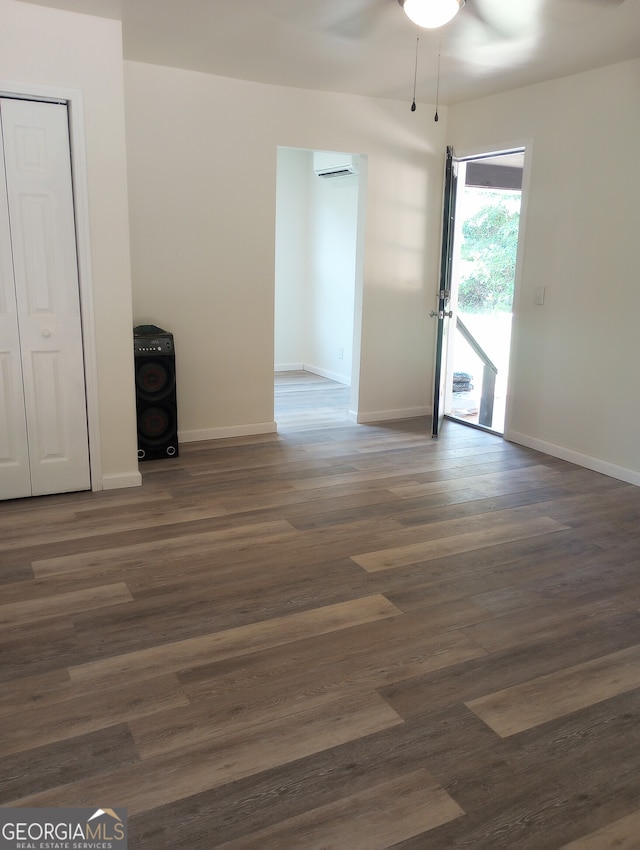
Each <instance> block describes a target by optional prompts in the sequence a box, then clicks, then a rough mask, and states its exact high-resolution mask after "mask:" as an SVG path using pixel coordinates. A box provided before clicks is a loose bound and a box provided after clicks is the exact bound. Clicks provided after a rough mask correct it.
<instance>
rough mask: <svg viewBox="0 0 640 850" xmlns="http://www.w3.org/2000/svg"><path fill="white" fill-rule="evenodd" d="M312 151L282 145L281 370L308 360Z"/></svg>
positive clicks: (277, 350) (277, 340)
mask: <svg viewBox="0 0 640 850" xmlns="http://www.w3.org/2000/svg"><path fill="white" fill-rule="evenodd" d="M310 168H311V152H310V151H305V150H292V149H291V148H278V165H277V178H276V179H277V188H276V198H277V205H276V248H275V329H274V334H275V336H274V359H275V368H276V369H299V368H303V367H304V365H305V363H306V360H307V315H308V303H307V295H308V287H307V285H306V283H307V280H308V266H309V250H310V249H309V242H310V233H309V227H310V226H309V218H310V215H311V203H310V199H309V191H310V190H309V187H310V176H309V170H310Z"/></svg>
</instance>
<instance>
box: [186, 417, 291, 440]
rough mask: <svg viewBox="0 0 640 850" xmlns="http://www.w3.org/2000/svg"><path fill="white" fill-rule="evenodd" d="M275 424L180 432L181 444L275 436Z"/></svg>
mask: <svg viewBox="0 0 640 850" xmlns="http://www.w3.org/2000/svg"><path fill="white" fill-rule="evenodd" d="M276 431H277V426H276V423H275V422H252V423H251V424H250V425H229V426H228V427H225V428H202V429H200V430H198V431H180V432H179V433H178V442H179V443H199V442H200V441H201V440H224V439H225V438H227V437H252V436H254V435H255V434H275V433H276Z"/></svg>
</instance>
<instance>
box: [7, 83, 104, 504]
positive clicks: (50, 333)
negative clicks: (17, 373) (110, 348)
mask: <svg viewBox="0 0 640 850" xmlns="http://www.w3.org/2000/svg"><path fill="white" fill-rule="evenodd" d="M0 116H1V118H2V126H3V131H4V149H5V164H6V177H7V195H8V207H9V218H10V221H11V237H12V244H13V265H14V275H15V286H16V301H17V309H18V324H19V330H20V344H21V352H22V371H23V377H24V396H25V410H26V421H27V435H28V443H29V460H30V471H31V492H32V494H33V495H43V494H45V493H61V492H67V491H70V490H85V489H88V488H89V486H90V473H89V450H88V430H87V417H86V395H85V385H84V364H83V349H82V327H81V320H80V297H79V289H78V271H77V259H76V243H75V222H74V215H73V195H72V184H71V165H70V155H69V136H68V126H67V110H66V107H65V106H64V105H60V104H53V103H37V102H33V101H22V100H11V99H1V100H0Z"/></svg>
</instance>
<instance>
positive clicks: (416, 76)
mask: <svg viewBox="0 0 640 850" xmlns="http://www.w3.org/2000/svg"><path fill="white" fill-rule="evenodd" d="M419 44H420V27H416V64H415V68H414V71H413V103H412V104H411V111H412V112H415V111H416V83H417V81H418V46H419Z"/></svg>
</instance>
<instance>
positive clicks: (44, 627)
mask: <svg viewBox="0 0 640 850" xmlns="http://www.w3.org/2000/svg"><path fill="white" fill-rule="evenodd" d="M349 392H350V391H349V390H348V388H344V387H342V386H340V385H333V384H332V383H331V382H330V381H327V380H325V379H323V378H319V377H318V376H314V375H311V376H310V375H308V374H306V373H305V374H301V373H284V374H283V375H280V376H278V379H277V382H276V418H277V421H278V423H279V431H278V433H277V434H270V435H264V436H258V437H243V438H238V439H228V440H221V441H216V442H211V443H191V444H183V445H182V446H181V448H180V457H179V458H173V459H168V460H163V461H151V462H147V463H143V464H142V465H141V471H142V473H143V486H142V487H141V488H136V489H131V490H120V491H111V492H104V493H95V494H92V493H77V494H65V495H59V496H50V497H42V498H36V499H28V500H16V501H14V502H4V503H0V657H1V660H2V663H1V665H0V683H1V687H0V805H1V806H14V805H15V806H20V807H26V806H95V807H98V806H101V807H106V806H108V807H119V806H122V807H126V808H127V809H128V813H129V835H130V838H129V846H130V848H132V850H134V848H135V850H212V849H213V848H224V850H327V849H328V848H334V850H385V849H386V848H391V847H393V848H400V849H401V850H448V848H460V850H462V848H467V850H484V849H485V848H486V850H606V848H625V850H637V849H638V848H640V722H639V720H640V521H639V520H640V488H636V487H633V486H631V485H627V484H624V483H623V482H620V481H617V480H614V479H611V478H608V477H606V476H603V475H600V474H598V473H595V472H591V471H589V470H585V469H582V468H580V467H577V466H573V465H571V464H569V463H565V462H563V461H560V460H557V459H554V458H551V457H548V456H545V455H542V454H540V453H537V452H534V451H531V450H528V449H525V448H522V447H520V446H516V445H512V444H509V443H507V442H505V441H503V440H502V439H501V438H499V437H497V436H495V435H492V434H487V433H484V432H481V431H477V430H473V429H469V428H466V427H465V426H464V425H461V424H459V423H455V422H447V423H446V424H445V428H444V432H443V434H442V436H441V437H440V438H439V439H438V440H435V441H434V440H431V438H430V436H429V431H430V429H429V421H428V420H426V419H413V420H405V421H401V422H389V423H381V424H377V425H367V426H358V425H355V424H354V423H353V422H351V421H349V419H348V416H347V411H348V404H349Z"/></svg>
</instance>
